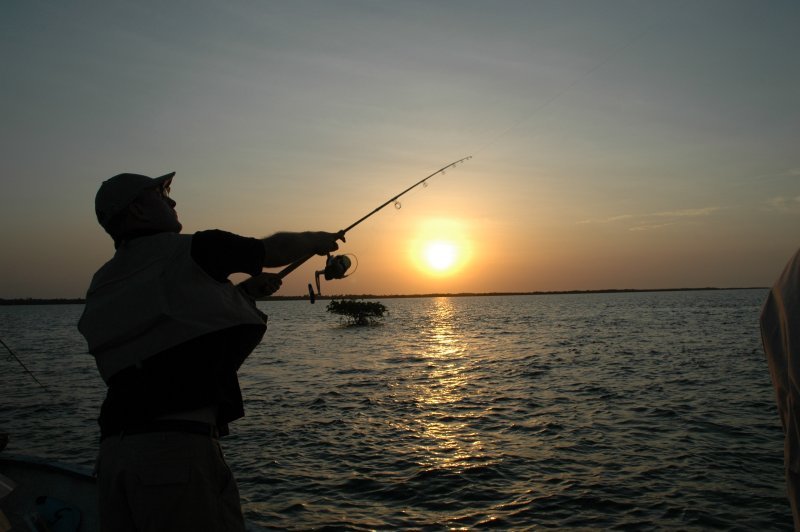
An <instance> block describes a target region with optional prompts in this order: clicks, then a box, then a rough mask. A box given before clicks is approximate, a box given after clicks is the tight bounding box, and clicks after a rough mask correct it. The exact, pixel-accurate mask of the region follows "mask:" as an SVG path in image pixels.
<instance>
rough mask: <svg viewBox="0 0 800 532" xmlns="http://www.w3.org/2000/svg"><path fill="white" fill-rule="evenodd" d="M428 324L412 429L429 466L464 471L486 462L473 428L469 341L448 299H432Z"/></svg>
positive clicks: (423, 342) (424, 337)
mask: <svg viewBox="0 0 800 532" xmlns="http://www.w3.org/2000/svg"><path fill="white" fill-rule="evenodd" d="M427 317H428V320H429V321H428V323H427V325H428V327H427V329H426V331H425V332H424V333H423V336H422V338H420V351H421V355H422V356H423V357H424V360H425V365H424V368H423V369H422V371H421V373H420V374H419V375H418V378H417V379H415V381H414V382H415V384H414V390H413V392H414V400H415V402H416V405H417V408H418V411H419V416H418V417H417V418H416V419H415V420H414V421H413V425H414V426H413V429H414V430H415V432H417V433H418V435H419V437H420V443H421V446H422V447H423V449H422V450H423V451H424V454H425V458H424V459H423V460H424V461H425V462H426V463H425V464H423V465H425V466H426V467H429V468H435V469H449V470H461V469H465V468H467V467H469V466H471V465H476V462H482V461H484V460H482V459H481V458H482V457H483V453H482V450H483V445H482V442H481V441H480V439H479V435H478V433H477V432H476V431H474V430H473V429H471V427H470V422H471V420H472V417H473V416H475V415H478V413H476V412H475V410H474V409H473V408H471V407H470V404H471V403H472V401H471V400H470V398H469V397H468V395H467V394H468V389H469V383H470V381H471V380H472V377H471V376H470V371H469V369H470V360H469V358H468V345H467V343H466V342H465V340H464V338H463V337H462V336H461V335H460V333H459V331H458V319H459V318H458V316H457V310H456V308H455V306H454V305H453V302H452V301H451V300H450V299H449V298H437V299H435V300H433V308H432V309H431V310H430V312H429V313H428V316H427Z"/></svg>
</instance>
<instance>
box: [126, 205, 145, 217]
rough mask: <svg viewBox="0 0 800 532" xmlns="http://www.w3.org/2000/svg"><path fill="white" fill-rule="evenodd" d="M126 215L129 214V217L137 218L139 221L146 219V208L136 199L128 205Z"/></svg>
mask: <svg viewBox="0 0 800 532" xmlns="http://www.w3.org/2000/svg"><path fill="white" fill-rule="evenodd" d="M128 215H129V216H131V218H133V219H134V220H139V221H146V220H147V210H146V209H145V208H144V206H143V205H142V204H141V203H140V202H138V201H134V202H133V203H131V204H130V205H128Z"/></svg>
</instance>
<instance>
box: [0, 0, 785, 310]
mask: <svg viewBox="0 0 800 532" xmlns="http://www.w3.org/2000/svg"><path fill="white" fill-rule="evenodd" d="M0 10H1V12H2V16H0V26H2V31H1V32H0V42H2V46H0V59H2V64H3V76H2V78H3V79H2V82H0V91H1V93H0V96H2V97H0V106H2V117H3V118H2V121H0V131H2V142H1V143H0V146H2V148H0V149H2V157H0V169H1V170H2V181H0V183H1V184H0V187H2V189H1V190H2V193H1V194H0V217H2V219H1V220H0V221H1V222H2V224H0V226H1V227H2V229H1V230H0V249H2V260H0V298H24V297H34V298H36V297H82V296H83V295H84V293H85V290H86V288H87V286H88V283H89V281H90V278H91V276H92V274H93V273H94V271H95V270H96V269H97V268H98V267H99V266H101V265H102V264H103V262H104V261H105V260H108V258H110V256H111V254H112V253H113V245H112V243H111V241H110V239H109V238H108V237H107V236H106V235H105V234H104V233H103V232H102V230H101V229H100V227H99V226H98V225H97V222H96V219H95V218H94V212H93V201H94V194H95V192H96V190H97V187H98V186H99V184H100V182H101V181H102V180H104V179H106V178H108V177H110V176H112V175H114V174H117V173H120V172H136V173H144V174H147V175H151V176H156V175H161V174H164V173H167V172H169V171H176V172H177V175H176V177H175V180H174V182H173V186H172V196H173V197H174V199H175V200H176V201H177V203H178V205H177V210H178V213H179V216H180V219H181V221H182V222H183V224H184V232H194V231H197V230H201V229H210V228H220V229H225V230H229V231H233V232H236V233H239V234H243V235H248V236H257V237H263V236H266V235H268V234H271V233H273V232H275V231H278V230H288V231H300V230H306V229H315V230H316V229H319V230H329V231H336V230H338V229H341V228H343V227H346V226H347V225H349V224H350V223H352V222H354V221H355V220H357V219H358V218H360V217H361V216H363V215H364V214H366V213H368V212H369V211H371V210H372V209H373V208H375V207H376V206H378V205H379V204H381V203H382V202H384V201H386V200H387V199H389V198H390V197H392V196H393V195H395V194H397V193H399V192H400V191H402V190H404V189H405V188H407V187H408V186H410V185H412V184H413V183H415V182H417V181H418V180H420V179H422V178H423V177H425V176H426V175H428V174H430V173H431V172H433V171H435V170H436V169H438V168H440V167H442V166H444V165H446V164H448V163H450V162H452V161H455V160H457V159H460V158H462V157H465V156H468V155H472V156H473V158H472V159H471V160H469V161H467V162H465V163H464V164H462V165H460V166H459V167H457V168H456V169H453V170H450V171H448V172H447V173H446V174H444V175H437V176H435V177H433V178H432V179H431V180H430V181H429V186H427V187H424V188H423V187H418V188H416V189H414V190H413V191H412V192H410V193H409V194H407V195H406V196H404V197H403V198H402V199H401V204H402V208H400V209H396V208H394V207H393V206H392V205H389V206H388V207H387V208H385V209H384V210H382V211H381V212H380V213H378V214H376V215H375V216H373V217H372V218H370V219H369V220H367V221H365V222H364V223H363V224H361V225H359V226H358V227H357V228H355V229H353V230H352V231H351V232H350V233H349V234H348V239H347V243H346V244H343V245H342V252H343V253H349V254H352V255H354V256H355V260H356V261H357V269H356V271H355V273H354V274H353V275H352V276H351V277H348V278H347V279H344V280H341V281H332V282H328V283H325V284H324V285H323V287H322V289H323V293H324V294H328V295H335V294H362V293H372V294H415V293H431V292H451V293H453V292H503V291H551V290H584V289H608V288H638V289H648V288H676V287H704V286H717V287H742V286H767V285H769V284H771V282H772V281H773V279H774V278H775V276H777V274H778V273H779V271H780V269H781V268H782V266H783V264H784V262H785V261H786V259H787V258H788V257H789V255H790V254H791V253H792V252H793V251H794V250H795V249H796V248H797V246H798V245H800V60H799V59H798V57H800V55H798V53H797V52H798V50H800V32H798V31H797V28H798V26H800V3H798V2H795V1H789V0H785V1H766V2H765V1H760V0H751V1H742V0H734V1H722V0H719V1H715V0H708V1H701V2H691V1H690V2H638V1H622V0H609V1H603V2H596V1H575V2H571V1H570V2H562V1H554V0H553V1H539V0H531V1H505V0H500V1H497V2H479V1H464V2H456V1H436V2H427V1H425V2H423V1H396V0H392V1H366V0H365V1H354V0H345V1H321V0H320V1H309V2H271V1H267V2H241V1H232V2H208V1H205V0H201V1H199V2H133V1H131V2H107V3H105V2H104V3H94V4H93V5H89V4H86V3H72V2H59V1H39V0H31V1H26V2H10V3H8V2H7V3H4V5H3V6H2V7H1V8H0ZM323 262H324V261H323V259H321V258H320V259H318V260H313V261H311V262H309V263H308V264H307V265H306V266H304V267H303V268H301V269H299V270H297V271H296V272H295V273H293V274H292V275H290V276H289V277H287V279H286V280H285V284H284V287H283V288H282V289H281V291H279V292H278V295H300V294H303V293H305V291H306V288H305V287H306V285H307V283H308V282H310V281H312V280H313V271H314V269H319V268H321V267H322V266H323Z"/></svg>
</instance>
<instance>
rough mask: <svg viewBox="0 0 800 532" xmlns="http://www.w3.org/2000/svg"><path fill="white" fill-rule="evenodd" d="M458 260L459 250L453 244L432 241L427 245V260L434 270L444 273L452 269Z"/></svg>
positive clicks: (443, 241) (444, 241)
mask: <svg viewBox="0 0 800 532" xmlns="http://www.w3.org/2000/svg"><path fill="white" fill-rule="evenodd" d="M457 259H458V249H456V245H455V244H454V243H452V242H448V241H446V240H432V241H431V242H428V243H427V244H426V245H425V260H426V261H427V263H428V266H430V267H431V268H432V269H434V270H436V271H438V272H442V271H444V270H447V269H448V268H452V267H453V264H455V263H456V260H457Z"/></svg>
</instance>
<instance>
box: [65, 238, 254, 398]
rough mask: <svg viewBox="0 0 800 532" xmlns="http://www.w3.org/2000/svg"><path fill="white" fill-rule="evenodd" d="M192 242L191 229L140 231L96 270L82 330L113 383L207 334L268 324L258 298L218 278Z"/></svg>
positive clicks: (102, 374)
mask: <svg viewBox="0 0 800 532" xmlns="http://www.w3.org/2000/svg"><path fill="white" fill-rule="evenodd" d="M191 247H192V236H191V235H180V234H177V233H159V234H156V235H152V236H146V237H140V238H136V239H134V240H131V241H129V242H125V243H124V244H122V245H121V246H120V247H119V248H118V249H117V252H116V253H115V254H114V257H113V258H112V259H111V260H110V261H108V262H107V263H106V264H105V265H103V267H102V268H100V269H99V270H98V271H97V273H95V275H94V277H93V278H92V283H91V285H90V286H89V291H88V292H87V294H86V306H85V308H84V311H83V314H82V316H81V318H80V321H79V322H78V330H80V332H81V334H83V336H84V337H85V338H86V341H87V342H88V344H89V352H90V353H91V354H92V355H93V356H94V357H95V362H96V363H97V369H98V370H99V371H100V375H101V376H102V377H103V380H104V381H106V383H107V382H108V381H109V379H110V378H111V377H112V376H113V375H114V374H116V373H117V372H118V371H120V370H122V369H125V368H128V367H131V366H136V365H139V364H140V363H141V362H142V361H144V360H146V359H148V358H150V357H152V356H154V355H156V354H158V353H160V352H162V351H164V350H166V349H169V348H171V347H175V346H177V345H179V344H181V343H183V342H186V341H188V340H192V339H194V338H197V337H199V336H203V335H205V334H209V333H212V332H216V331H221V330H223V329H227V328H229V327H234V326H237V325H259V326H261V327H263V328H264V331H266V324H265V318H266V316H265V315H264V314H262V313H261V312H260V311H259V310H258V309H257V308H256V306H255V303H254V302H253V301H251V300H250V299H248V298H247V297H246V296H245V295H244V294H242V292H241V291H240V290H239V289H237V288H236V287H235V286H234V285H233V284H232V283H230V282H227V281H226V282H222V283H220V282H218V281H216V280H214V279H213V278H211V277H210V276H209V275H208V274H207V273H206V272H205V271H204V270H203V269H202V268H201V267H200V266H199V265H198V264H197V263H196V262H195V261H194V260H193V259H192V256H191ZM262 334H263V332H262Z"/></svg>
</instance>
